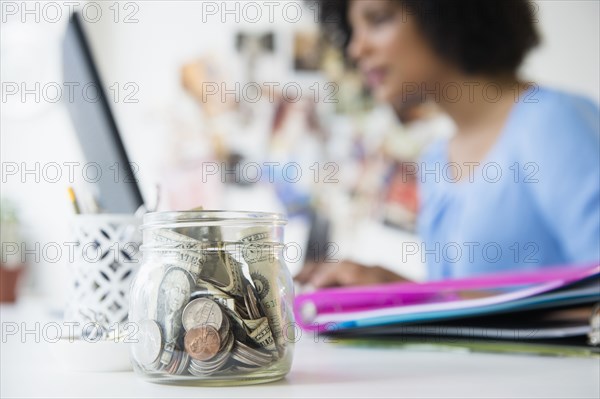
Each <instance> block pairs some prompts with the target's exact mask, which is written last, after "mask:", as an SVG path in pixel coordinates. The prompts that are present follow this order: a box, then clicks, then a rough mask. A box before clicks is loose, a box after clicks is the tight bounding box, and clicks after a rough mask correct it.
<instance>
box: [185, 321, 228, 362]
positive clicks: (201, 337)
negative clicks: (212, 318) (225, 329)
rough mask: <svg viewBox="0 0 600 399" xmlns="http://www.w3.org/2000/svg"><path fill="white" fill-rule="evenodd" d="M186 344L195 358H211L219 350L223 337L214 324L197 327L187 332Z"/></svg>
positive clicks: (188, 350)
mask: <svg viewBox="0 0 600 399" xmlns="http://www.w3.org/2000/svg"><path fill="white" fill-rule="evenodd" d="M184 345H185V350H186V351H187V352H188V353H189V355H190V356H191V357H192V358H193V359H196V360H210V359H212V358H213V357H214V356H215V355H216V354H217V352H218V351H219V348H220V347H221V338H220V336H219V332H218V331H217V330H216V329H215V328H214V327H212V326H201V327H195V328H192V329H191V330H189V331H188V332H187V333H186V334H185V338H184Z"/></svg>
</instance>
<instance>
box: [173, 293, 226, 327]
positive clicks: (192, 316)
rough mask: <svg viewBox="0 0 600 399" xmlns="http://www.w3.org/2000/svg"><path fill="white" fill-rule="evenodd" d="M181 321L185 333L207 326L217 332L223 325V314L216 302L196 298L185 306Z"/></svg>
mask: <svg viewBox="0 0 600 399" xmlns="http://www.w3.org/2000/svg"><path fill="white" fill-rule="evenodd" d="M181 320H182V323H183V328H185V330H186V331H189V330H191V329H192V328H194V327H198V326H207V325H210V326H212V327H214V328H215V329H216V330H219V329H220V328H221V325H222V324H223V312H222V311H221V308H220V307H219V305H218V304H217V303H216V302H214V301H212V300H210V299H208V298H198V299H194V300H193V301H191V302H190V303H188V304H187V305H186V307H185V308H184V309H183V314H182V316H181Z"/></svg>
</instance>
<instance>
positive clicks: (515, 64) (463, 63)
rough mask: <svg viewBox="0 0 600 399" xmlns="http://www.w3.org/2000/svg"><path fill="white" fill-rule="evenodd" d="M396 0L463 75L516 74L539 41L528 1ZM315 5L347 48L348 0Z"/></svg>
mask: <svg viewBox="0 0 600 399" xmlns="http://www.w3.org/2000/svg"><path fill="white" fill-rule="evenodd" d="M361 1H368V0H361ZM396 1H398V2H399V3H401V5H402V12H406V14H407V15H410V16H411V17H413V18H414V19H415V20H416V22H417V26H418V27H419V29H420V30H421V32H422V33H423V35H424V37H425V38H426V40H427V41H428V42H429V43H430V45H431V46H432V48H433V49H434V51H435V52H436V53H437V54H439V55H440V56H441V57H442V58H444V59H446V60H448V61H449V62H452V63H454V64H455V65H457V66H458V67H459V68H461V69H462V70H463V71H464V72H465V73H470V74H474V73H482V74H499V73H500V74H501V73H515V72H516V70H517V69H518V68H519V66H520V65H521V63H522V61H523V59H524V58H525V56H526V55H527V53H528V52H529V50H531V49H532V48H534V47H535V46H537V45H538V44H539V42H540V38H539V35H538V32H537V30H536V28H535V22H536V20H535V16H534V10H535V8H534V7H535V4H534V3H530V2H529V1H527V0H396ZM319 3H320V13H319V16H320V20H321V23H322V25H323V26H324V27H325V28H326V29H325V31H326V33H328V35H329V36H330V37H331V38H332V39H333V41H334V42H335V43H336V44H339V45H340V46H343V47H345V46H346V45H347V44H348V42H349V40H350V37H351V34H352V30H351V26H350V24H349V23H348V20H347V12H348V7H349V3H350V1H347V0H320V1H319Z"/></svg>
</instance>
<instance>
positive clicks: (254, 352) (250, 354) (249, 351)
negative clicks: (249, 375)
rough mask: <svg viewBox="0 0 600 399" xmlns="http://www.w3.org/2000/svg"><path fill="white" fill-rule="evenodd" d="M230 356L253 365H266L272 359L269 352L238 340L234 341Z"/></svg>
mask: <svg viewBox="0 0 600 399" xmlns="http://www.w3.org/2000/svg"><path fill="white" fill-rule="evenodd" d="M232 357H233V358H234V359H235V360H237V361H238V362H241V363H244V364H246V365H254V366H266V365H267V364H269V363H271V361H272V360H273V356H272V355H271V353H269V352H266V351H264V350H261V349H254V348H250V347H249V346H247V345H245V344H244V343H242V342H239V341H236V343H235V347H234V349H233V352H232Z"/></svg>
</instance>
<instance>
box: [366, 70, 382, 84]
mask: <svg viewBox="0 0 600 399" xmlns="http://www.w3.org/2000/svg"><path fill="white" fill-rule="evenodd" d="M385 75H386V72H385V69H383V68H373V69H369V70H368V71H367V72H365V78H366V80H367V84H368V85H369V87H371V88H375V87H377V86H381V85H382V84H383V81H384V80H385Z"/></svg>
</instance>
